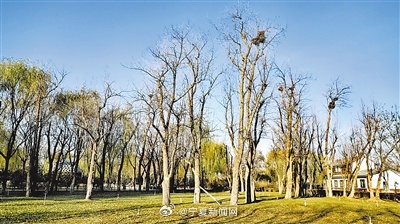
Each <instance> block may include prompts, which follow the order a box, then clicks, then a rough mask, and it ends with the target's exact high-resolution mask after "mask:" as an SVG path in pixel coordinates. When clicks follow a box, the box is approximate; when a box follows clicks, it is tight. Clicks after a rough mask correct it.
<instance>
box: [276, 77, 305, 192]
mask: <svg viewBox="0 0 400 224" xmlns="http://www.w3.org/2000/svg"><path fill="white" fill-rule="evenodd" d="M277 76H278V78H279V87H278V91H279V92H280V95H281V96H280V97H281V99H280V101H279V100H276V102H277V106H278V107H277V108H278V119H277V128H276V129H275V130H274V132H275V133H274V134H275V138H276V140H275V143H276V144H278V145H276V146H275V147H276V148H281V149H283V150H284V152H285V162H286V191H285V198H287V199H288V198H292V193H293V184H294V181H293V180H294V162H295V159H296V156H297V154H296V150H297V149H298V148H299V144H298V143H296V141H299V139H298V138H297V139H296V136H300V135H298V134H299V133H300V126H301V119H302V118H301V116H302V114H301V109H302V104H304V102H303V95H304V91H305V87H306V84H307V83H306V81H307V79H308V77H307V76H303V75H296V74H293V73H292V72H291V70H290V69H288V70H286V71H284V70H281V69H278V74H277Z"/></svg>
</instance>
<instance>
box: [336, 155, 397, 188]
mask: <svg viewBox="0 0 400 224" xmlns="http://www.w3.org/2000/svg"><path fill="white" fill-rule="evenodd" d="M353 167H354V166H353ZM366 168H367V167H366V163H365V161H363V162H362V164H361V166H360V171H359V172H358V175H357V184H356V187H355V189H356V191H358V192H360V191H361V192H366V191H368V182H367V169H366ZM378 177H379V173H377V172H375V171H373V172H372V178H371V182H372V190H373V191H375V189H376V187H377V183H378ZM348 184H350V183H347V181H346V176H345V174H344V173H343V171H342V167H340V166H339V165H337V166H335V167H334V175H333V177H332V189H333V190H334V191H343V188H344V187H345V186H347V187H349V186H348ZM379 188H380V190H381V192H382V193H386V192H387V193H394V192H397V193H400V172H397V171H394V170H390V169H388V170H386V171H384V172H383V174H382V177H381V183H380V186H379Z"/></svg>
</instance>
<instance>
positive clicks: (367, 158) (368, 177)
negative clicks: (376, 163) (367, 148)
mask: <svg viewBox="0 0 400 224" xmlns="http://www.w3.org/2000/svg"><path fill="white" fill-rule="evenodd" d="M365 161H366V163H367V184H368V191H369V198H371V199H372V198H374V192H373V191H372V168H371V167H370V165H369V154H367V155H366V157H365Z"/></svg>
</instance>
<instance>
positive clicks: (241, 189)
mask: <svg viewBox="0 0 400 224" xmlns="http://www.w3.org/2000/svg"><path fill="white" fill-rule="evenodd" d="M239 178H240V192H241V193H243V192H245V191H246V189H245V179H244V178H245V177H244V174H243V167H242V166H240V171H239Z"/></svg>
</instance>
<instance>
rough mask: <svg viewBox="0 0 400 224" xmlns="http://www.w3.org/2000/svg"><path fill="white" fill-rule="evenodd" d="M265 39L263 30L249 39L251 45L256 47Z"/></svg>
mask: <svg viewBox="0 0 400 224" xmlns="http://www.w3.org/2000/svg"><path fill="white" fill-rule="evenodd" d="M265 39H266V38H265V30H260V31H258V32H257V36H256V37H254V38H253V39H251V43H253V44H254V45H257V46H258V45H259V44H260V43H264V42H265Z"/></svg>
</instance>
